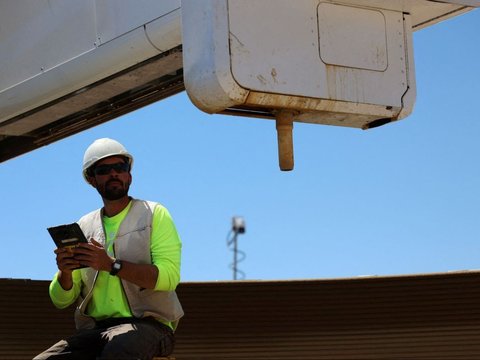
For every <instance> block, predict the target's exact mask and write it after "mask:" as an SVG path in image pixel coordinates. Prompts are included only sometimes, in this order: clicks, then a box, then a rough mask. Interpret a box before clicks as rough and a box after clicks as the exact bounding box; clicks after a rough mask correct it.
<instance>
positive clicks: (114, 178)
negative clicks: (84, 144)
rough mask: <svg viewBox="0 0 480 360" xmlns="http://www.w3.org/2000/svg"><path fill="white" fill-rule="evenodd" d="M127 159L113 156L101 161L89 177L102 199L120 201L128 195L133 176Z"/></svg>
mask: <svg viewBox="0 0 480 360" xmlns="http://www.w3.org/2000/svg"><path fill="white" fill-rule="evenodd" d="M129 170H130V169H129V166H128V163H127V161H126V159H125V158H123V157H121V156H112V157H108V158H106V159H102V160H100V161H99V162H98V163H96V164H95V166H94V168H93V175H92V176H91V177H89V180H90V184H92V186H93V187H94V188H95V189H97V191H98V193H99V194H100V195H101V196H102V198H104V199H107V200H118V199H121V198H123V197H124V196H127V195H128V189H129V188H130V183H131V182H132V175H131V174H130V171H129Z"/></svg>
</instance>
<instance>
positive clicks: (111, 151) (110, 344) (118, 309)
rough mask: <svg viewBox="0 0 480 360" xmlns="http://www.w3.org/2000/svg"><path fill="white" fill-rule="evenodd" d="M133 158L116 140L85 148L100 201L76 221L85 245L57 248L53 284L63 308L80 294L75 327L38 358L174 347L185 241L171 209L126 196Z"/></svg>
mask: <svg viewBox="0 0 480 360" xmlns="http://www.w3.org/2000/svg"><path fill="white" fill-rule="evenodd" d="M132 165H133V157H132V155H130V153H128V151H127V150H126V149H125V147H124V146H123V145H122V144H120V143H119V142H117V141H115V140H112V139H107V138H104V139H99V140H96V141H95V142H93V144H91V145H90V146H89V147H88V149H87V150H86V152H85V155H84V158H83V176H84V178H85V180H86V181H87V182H88V183H89V184H90V185H92V186H93V187H94V188H95V189H97V191H98V193H99V194H100V195H101V197H102V200H103V208H102V209H98V210H95V211H93V212H91V213H89V214H87V215H85V216H84V217H82V218H81V219H80V220H79V221H78V223H79V225H80V227H81V228H82V230H83V232H84V234H85V236H86V238H87V239H89V242H88V244H81V245H79V247H77V248H74V249H73V250H72V249H67V248H58V249H56V250H55V254H56V260H57V266H58V272H57V274H56V275H55V277H54V279H53V281H52V282H51V284H50V290H49V291H50V297H51V299H52V302H53V303H54V304H55V306H57V307H58V308H65V307H67V306H69V305H70V304H72V303H73V302H75V301H77V309H76V311H75V323H76V327H77V332H76V333H75V334H74V335H73V336H71V337H69V338H67V339H65V340H61V341H59V342H58V343H57V344H55V345H53V346H52V347H51V348H50V349H48V350H46V351H45V352H43V353H42V354H40V355H38V356H37V357H35V359H34V360H45V359H56V360H57V359H81V360H89V359H92V360H95V359H118V360H119V359H142V360H143V359H145V360H151V358H152V357H154V356H167V355H169V354H170V353H171V352H172V351H173V345H174V335H173V331H174V330H175V328H176V325H177V323H178V320H179V319H180V317H181V316H182V315H183V311H182V307H181V305H180V303H179V301H178V299H177V296H176V293H175V288H176V286H177V284H178V283H179V281H180V252H181V242H180V239H179V237H178V234H177V231H176V229H175V225H174V223H173V221H172V219H171V217H170V214H169V213H168V211H167V209H165V208H164V207H163V206H162V205H160V204H157V203H153V202H149V201H143V200H137V199H132V198H131V197H130V196H129V195H128V190H129V187H130V184H131V182H132V175H131V173H130V170H131V168H132ZM79 267H82V268H79Z"/></svg>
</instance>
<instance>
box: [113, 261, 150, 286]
mask: <svg viewBox="0 0 480 360" xmlns="http://www.w3.org/2000/svg"><path fill="white" fill-rule="evenodd" d="M117 276H119V277H120V278H121V279H124V280H126V281H128V282H131V283H133V284H135V285H137V286H140V287H141V288H145V289H154V288H155V285H156V284H157V278H158V268H157V267H156V266H155V265H150V264H134V263H131V262H128V261H122V269H121V270H120V271H119V272H118V274H117Z"/></svg>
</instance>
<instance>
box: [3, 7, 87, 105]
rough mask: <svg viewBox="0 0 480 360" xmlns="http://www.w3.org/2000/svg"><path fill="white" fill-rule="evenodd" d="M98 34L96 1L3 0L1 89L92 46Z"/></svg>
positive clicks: (48, 68) (40, 72) (45, 70)
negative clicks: (96, 32) (95, 13)
mask: <svg viewBox="0 0 480 360" xmlns="http://www.w3.org/2000/svg"><path fill="white" fill-rule="evenodd" d="M95 37H96V34H95V23H94V0H84V1H63V0H35V1H28V0H16V1H2V2H1V3H0V91H2V90H5V89H7V88H10V87H12V86H14V85H16V84H19V83H21V82H23V81H26V80H27V79H30V78H32V77H34V76H36V75H39V74H42V73H44V72H47V71H48V70H50V69H52V68H53V67H55V66H57V65H59V64H62V63H65V62H67V61H68V60H70V59H72V58H74V57H76V56H78V55H79V54H82V53H85V52H87V51H89V50H91V49H93V48H94V47H95V45H94V43H95ZM2 105H3V103H2ZM2 110H3V109H2Z"/></svg>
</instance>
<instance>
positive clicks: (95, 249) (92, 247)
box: [73, 239, 114, 272]
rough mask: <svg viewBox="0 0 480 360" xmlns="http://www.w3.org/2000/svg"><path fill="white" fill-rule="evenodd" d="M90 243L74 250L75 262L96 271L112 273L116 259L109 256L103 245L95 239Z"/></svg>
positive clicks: (80, 245) (82, 244)
mask: <svg viewBox="0 0 480 360" xmlns="http://www.w3.org/2000/svg"><path fill="white" fill-rule="evenodd" d="M90 241H91V242H89V243H88V244H84V243H81V244H79V246H78V247H76V248H75V249H74V250H73V251H74V254H75V260H77V261H79V262H80V264H82V265H85V266H89V267H91V268H93V269H95V270H103V271H107V272H110V270H111V268H112V263H113V261H114V259H113V258H111V257H110V256H109V255H108V254H107V252H106V251H105V249H104V247H103V245H102V244H100V243H98V242H97V241H95V240H94V239H91V240H90Z"/></svg>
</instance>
